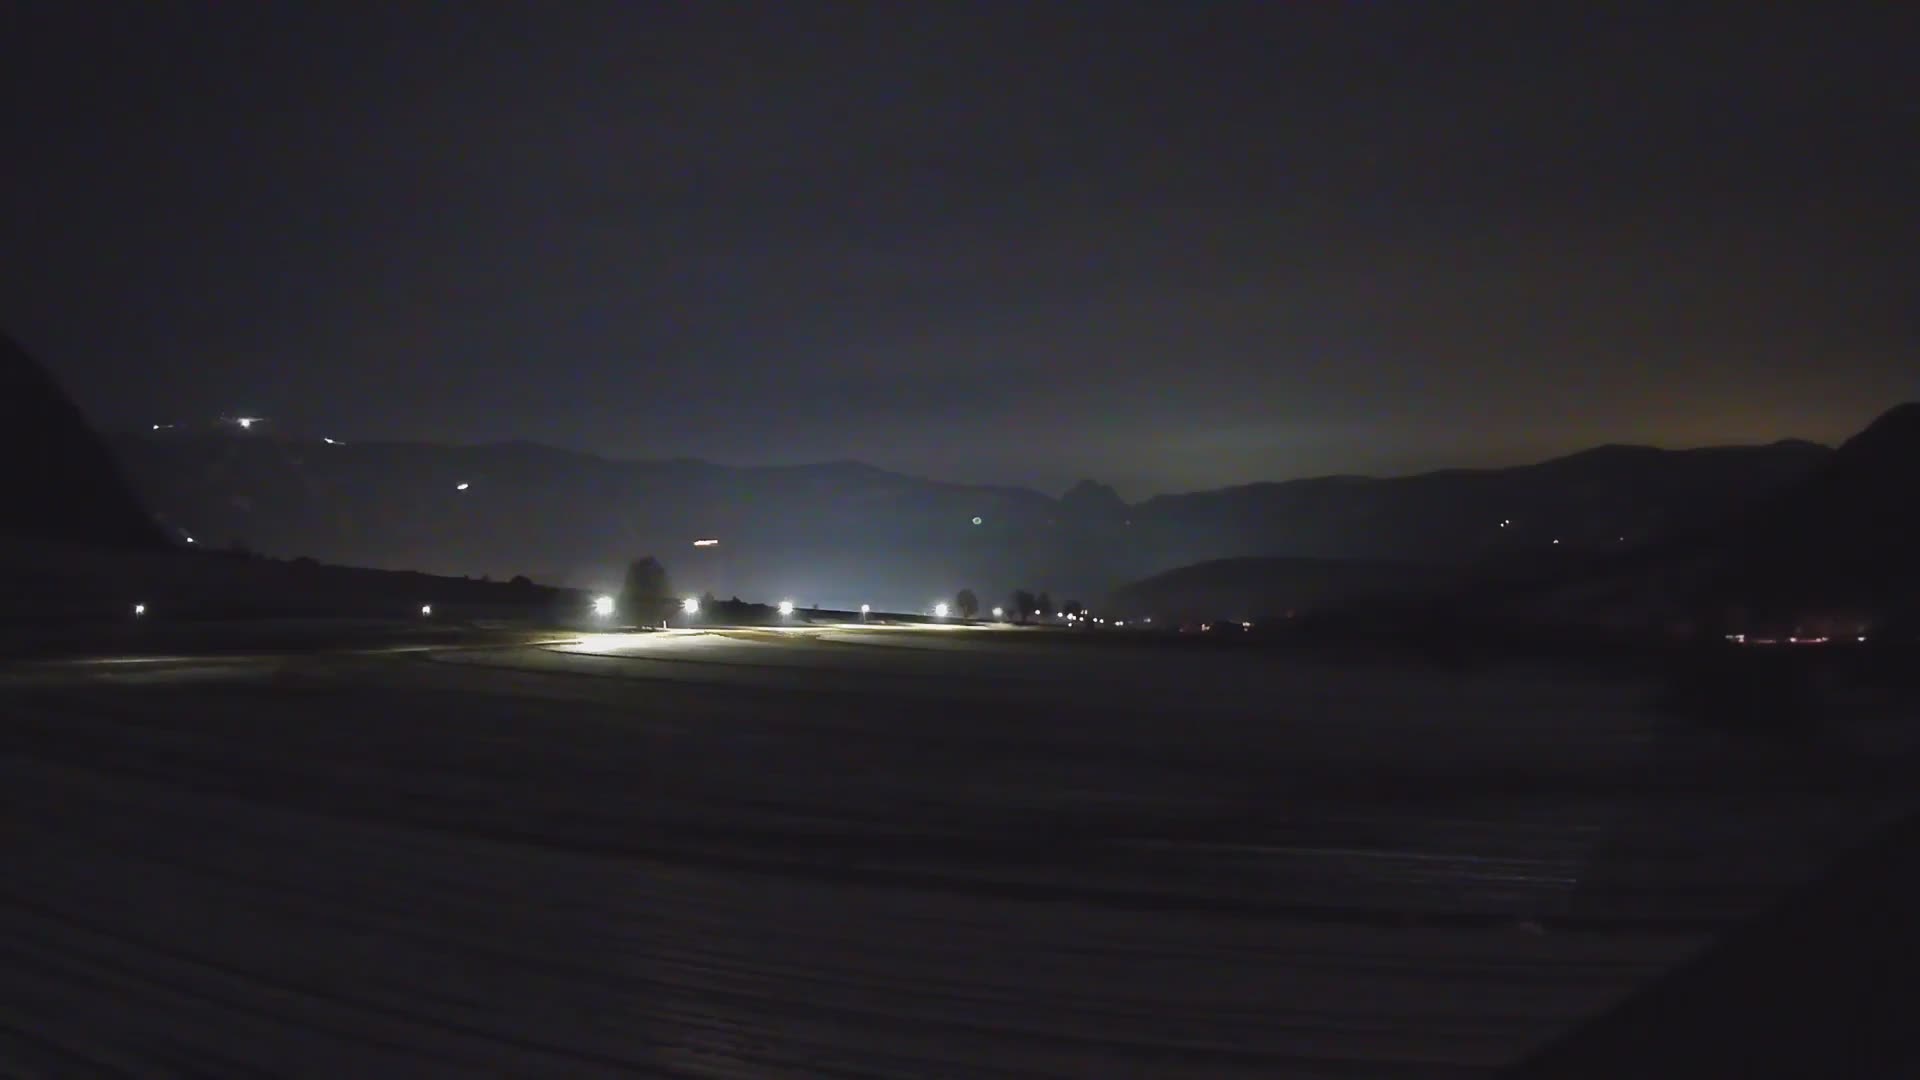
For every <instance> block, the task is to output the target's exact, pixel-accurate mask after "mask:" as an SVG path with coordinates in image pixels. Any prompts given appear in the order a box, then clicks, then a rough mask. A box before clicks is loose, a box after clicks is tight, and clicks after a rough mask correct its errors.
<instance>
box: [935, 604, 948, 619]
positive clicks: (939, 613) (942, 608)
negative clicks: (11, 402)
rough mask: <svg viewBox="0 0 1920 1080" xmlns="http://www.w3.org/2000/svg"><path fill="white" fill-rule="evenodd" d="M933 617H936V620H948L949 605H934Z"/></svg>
mask: <svg viewBox="0 0 1920 1080" xmlns="http://www.w3.org/2000/svg"><path fill="white" fill-rule="evenodd" d="M933 617H934V618H936V619H944V618H946V617H947V605H945V604H935V605H933Z"/></svg>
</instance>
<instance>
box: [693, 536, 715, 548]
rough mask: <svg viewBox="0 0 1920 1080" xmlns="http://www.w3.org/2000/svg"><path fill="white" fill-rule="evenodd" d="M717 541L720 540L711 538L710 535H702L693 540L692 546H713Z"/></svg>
mask: <svg viewBox="0 0 1920 1080" xmlns="http://www.w3.org/2000/svg"><path fill="white" fill-rule="evenodd" d="M719 542H720V541H718V540H715V539H714V538H712V537H710V536H703V537H701V538H700V539H698V540H695V541H694V542H693V546H694V547H712V546H714V545H715V544H718V543H719Z"/></svg>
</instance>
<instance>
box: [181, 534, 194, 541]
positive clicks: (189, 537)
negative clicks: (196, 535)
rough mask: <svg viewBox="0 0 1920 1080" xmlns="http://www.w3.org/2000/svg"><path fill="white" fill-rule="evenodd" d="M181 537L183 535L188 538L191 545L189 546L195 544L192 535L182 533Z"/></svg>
mask: <svg viewBox="0 0 1920 1080" xmlns="http://www.w3.org/2000/svg"><path fill="white" fill-rule="evenodd" d="M181 535H182V536H186V538H187V543H189V544H191V543H193V537H192V536H191V535H190V534H187V533H182V534H181Z"/></svg>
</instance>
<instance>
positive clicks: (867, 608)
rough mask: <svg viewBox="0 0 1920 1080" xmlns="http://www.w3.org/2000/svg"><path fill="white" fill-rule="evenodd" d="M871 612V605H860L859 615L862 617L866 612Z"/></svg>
mask: <svg viewBox="0 0 1920 1080" xmlns="http://www.w3.org/2000/svg"><path fill="white" fill-rule="evenodd" d="M872 610H873V605H872V604H861V605H860V614H862V615H865V614H866V613H867V612H869V611H872Z"/></svg>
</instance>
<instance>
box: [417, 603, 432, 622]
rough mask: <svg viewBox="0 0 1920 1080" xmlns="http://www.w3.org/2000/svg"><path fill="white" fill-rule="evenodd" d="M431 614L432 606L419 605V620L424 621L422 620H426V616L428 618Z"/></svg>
mask: <svg viewBox="0 0 1920 1080" xmlns="http://www.w3.org/2000/svg"><path fill="white" fill-rule="evenodd" d="M431 614H433V605H432V604H421V605H420V617H421V618H423V619H424V618H426V617H427V616H429V615H431Z"/></svg>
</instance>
